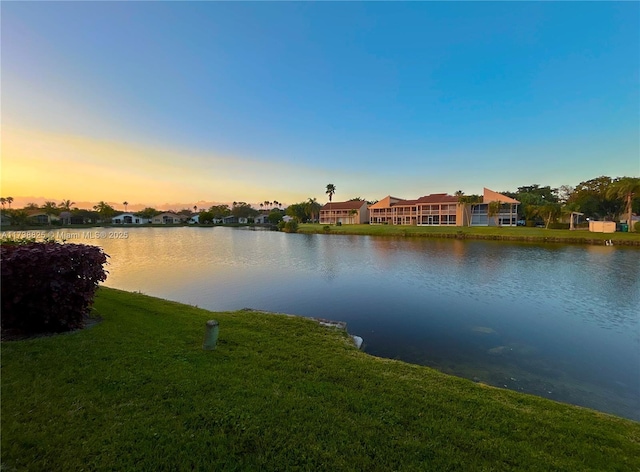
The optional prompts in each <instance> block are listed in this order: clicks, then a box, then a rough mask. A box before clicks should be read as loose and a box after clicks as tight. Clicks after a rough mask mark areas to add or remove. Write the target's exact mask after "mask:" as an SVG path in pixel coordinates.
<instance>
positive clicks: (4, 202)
mask: <svg viewBox="0 0 640 472" xmlns="http://www.w3.org/2000/svg"><path fill="white" fill-rule="evenodd" d="M6 204H7V199H6V198H4V197H0V205H2V208H3V209H4V206H5V205H6Z"/></svg>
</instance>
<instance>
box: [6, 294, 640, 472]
mask: <svg viewBox="0 0 640 472" xmlns="http://www.w3.org/2000/svg"><path fill="white" fill-rule="evenodd" d="M95 311H96V312H97V313H98V314H99V315H100V316H102V317H103V321H102V322H101V323H99V324H98V325H97V326H94V327H92V328H90V329H86V330H84V331H81V332H76V333H70V334H64V335H58V336H52V337H42V338H37V339H31V340H24V341H12V342H3V344H2V468H3V470H34V471H36V470H37V471H41V470H51V471H58V470H59V471H67V470H149V471H161V470H207V471H210V470H215V471H220V470H251V471H254V470H255V471H263V470H266V471H268V470H327V471H340V470H371V471H377V470H379V471H389V470H415V471H424V470H436V471H443V470H463V471H473V470H497V471H503V470H540V471H548V470H567V471H576V470H581V471H583V470H597V471H604V470H621V471H622V470H639V469H640V424H639V423H636V422H633V421H630V420H625V419H620V418H616V417H613V416H609V415H605V414H602V413H598V412H595V411H591V410H587V409H582V408H578V407H574V406H570V405H565V404H560V403H556V402H553V401H550V400H546V399H543V398H538V397H534V396H529V395H524V394H520V393H517V392H513V391H509V390H501V389H496V388H492V387H487V386H483V385H479V384H474V383H473V382H470V381H467V380H464V379H459V378H456V377H451V376H448V375H445V374H442V373H439V372H436V371H434V370H432V369H429V368H427V367H421V366H416V365H410V364H406V363H403V362H399V361H393V360H387V359H379V358H374V357H372V356H369V355H367V354H365V353H363V352H360V351H358V350H357V349H356V348H355V347H353V345H352V343H351V342H350V339H349V338H348V336H347V335H346V334H345V333H344V332H341V331H339V330H335V329H330V328H324V327H321V326H319V325H318V324H316V323H315V322H314V321H311V320H308V319H304V318H297V317H288V316H281V315H268V314H262V313H255V312H242V311H241V312H234V313H215V314H213V313H210V312H207V311H205V310H201V309H198V308H194V307H189V306H185V305H180V304H177V303H172V302H167V301H163V300H159V299H154V298H150V297H147V296H144V295H140V294H131V293H126V292H121V291H117V290H113V289H106V288H101V289H100V290H99V292H98V296H97V300H96V304H95ZM212 318H214V319H217V320H218V321H219V322H220V341H219V345H218V348H217V349H216V350H215V351H203V350H202V348H201V347H202V341H203V336H204V325H205V321H206V320H207V319H212Z"/></svg>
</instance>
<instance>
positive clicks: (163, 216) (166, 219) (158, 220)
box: [152, 212, 182, 225]
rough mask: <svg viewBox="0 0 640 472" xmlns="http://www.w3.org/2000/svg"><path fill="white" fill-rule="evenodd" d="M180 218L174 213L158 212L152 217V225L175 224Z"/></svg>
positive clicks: (178, 222)
mask: <svg viewBox="0 0 640 472" xmlns="http://www.w3.org/2000/svg"><path fill="white" fill-rule="evenodd" d="M181 221H182V220H181V218H180V216H179V215H176V214H175V213H168V212H167V213H160V214H159V215H156V216H154V217H153V220H152V223H153V224H154V225H177V224H180V222H181Z"/></svg>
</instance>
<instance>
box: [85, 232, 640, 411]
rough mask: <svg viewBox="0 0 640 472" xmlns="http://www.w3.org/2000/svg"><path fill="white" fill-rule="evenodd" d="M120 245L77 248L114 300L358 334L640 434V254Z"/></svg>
mask: <svg viewBox="0 0 640 472" xmlns="http://www.w3.org/2000/svg"><path fill="white" fill-rule="evenodd" d="M116 231H126V232H128V235H129V237H128V238H127V239H105V240H95V239H86V240H84V241H80V240H81V239H82V238H79V239H80V240H77V241H75V242H86V243H90V244H99V245H101V246H103V247H104V248H105V251H106V252H107V253H108V254H109V255H110V256H111V258H110V266H109V268H108V269H109V271H110V275H109V278H108V280H107V281H106V283H105V285H107V286H109V287H115V288H120V289H124V290H129V291H141V292H143V293H145V294H148V295H154V296H158V297H163V298H167V299H171V300H176V301H180V302H184V303H189V304H192V305H197V306H199V307H203V308H207V309H210V310H236V309H240V308H245V307H249V308H257V309H262V310H267V311H278V312H286V313H295V314H299V315H304V316H314V317H323V318H329V319H334V320H342V321H346V322H347V323H348V330H349V332H350V333H352V334H357V335H359V336H362V337H363V338H364V340H365V350H366V352H368V353H370V354H373V355H376V356H383V357H389V358H397V359H402V360H405V361H408V362H413V363H418V364H423V365H428V366H432V367H435V368H437V369H439V370H441V371H444V372H447V373H451V374H455V375H459V376H462V377H467V378H469V379H473V380H476V381H479V382H484V383H488V384H491V385H496V386H500V387H506V388H510V389H513V390H518V391H523V392H528V393H533V394H536V395H541V396H544V397H547V398H551V399H555V400H559V401H563V402H568V403H574V404H577V405H583V406H587V407H590V408H595V409H598V410H601V411H605V412H610V413H614V414H616V415H619V416H624V417H628V418H632V419H635V420H640V326H639V316H640V251H638V250H637V249H633V248H618V247H605V246H598V247H595V246H554V245H544V246H542V245H533V244H507V243H497V242H489V241H486V242H485V241H457V240H414V239H389V238H376V237H367V236H336V235H320V234H318V235H303V234H284V233H278V232H269V231H250V230H246V229H232V228H221V227H216V228H197V227H195V228H184V227H181V228H132V229H129V228H126V229H117V230H116ZM78 234H81V233H80V232H78Z"/></svg>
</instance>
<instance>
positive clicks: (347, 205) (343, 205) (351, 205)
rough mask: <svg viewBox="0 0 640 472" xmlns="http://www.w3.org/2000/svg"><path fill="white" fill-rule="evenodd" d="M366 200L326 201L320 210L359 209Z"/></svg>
mask: <svg viewBox="0 0 640 472" xmlns="http://www.w3.org/2000/svg"><path fill="white" fill-rule="evenodd" d="M366 204H367V202H363V201H362V200H353V201H350V202H330V203H326V204H325V205H324V206H323V207H322V208H321V209H320V210H359V209H360V208H362V205H366Z"/></svg>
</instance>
